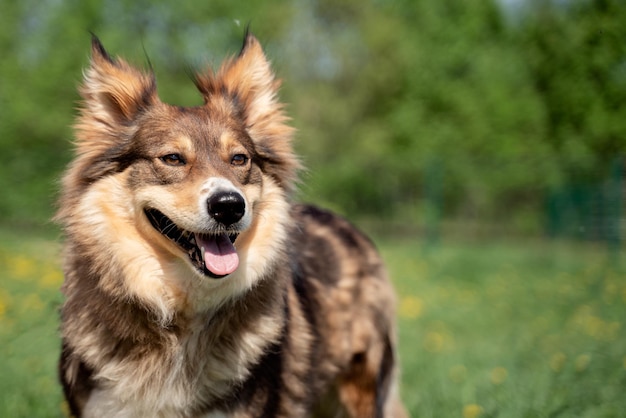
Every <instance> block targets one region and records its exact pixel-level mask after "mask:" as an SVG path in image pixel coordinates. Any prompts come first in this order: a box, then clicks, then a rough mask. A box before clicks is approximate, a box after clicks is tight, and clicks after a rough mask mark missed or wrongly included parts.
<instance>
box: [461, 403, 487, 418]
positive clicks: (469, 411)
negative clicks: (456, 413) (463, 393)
mask: <svg viewBox="0 0 626 418" xmlns="http://www.w3.org/2000/svg"><path fill="white" fill-rule="evenodd" d="M482 413H483V408H482V407H481V406H480V405H476V404H475V403H472V404H469V405H465V406H464V407H463V418H478V417H479V416H481V415H482Z"/></svg>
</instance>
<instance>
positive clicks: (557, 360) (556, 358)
mask: <svg viewBox="0 0 626 418" xmlns="http://www.w3.org/2000/svg"><path fill="white" fill-rule="evenodd" d="M566 360H567V356H566V355H565V354H563V353H561V352H558V353H556V354H554V355H553V356H552V357H550V368H551V369H552V370H553V371H554V372H556V373H558V372H560V371H561V370H562V369H563V366H564V365H565V361H566Z"/></svg>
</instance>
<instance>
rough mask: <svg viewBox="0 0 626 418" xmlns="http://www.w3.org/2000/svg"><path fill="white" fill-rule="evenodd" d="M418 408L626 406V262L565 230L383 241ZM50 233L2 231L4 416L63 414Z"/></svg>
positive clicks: (587, 412)
mask: <svg viewBox="0 0 626 418" xmlns="http://www.w3.org/2000/svg"><path fill="white" fill-rule="evenodd" d="M379 246H380V248H381V251H382V252H383V254H384V257H385V259H386V260H387V264H388V268H389V270H390V272H391V275H392V277H393V279H394V281H395V283H396V287H397V290H398V299H399V306H398V316H399V326H400V330H399V334H400V356H401V362H402V383H403V387H402V394H403V398H404V400H405V402H406V404H407V406H408V408H409V409H410V411H411V415H412V416H414V417H460V418H477V417H520V418H521V417H524V418H525V417H623V416H625V414H626V412H624V411H626V396H624V391H625V389H626V332H625V330H624V324H623V321H624V318H626V262H624V261H621V260H620V257H621V258H622V259H623V258H624V257H623V256H624V254H612V255H611V254H608V253H607V251H606V249H605V248H603V247H601V246H595V245H590V244H567V243H562V242H553V243H550V242H542V241H537V242H486V243H475V242H473V243H462V242H458V241H455V242H442V243H440V244H438V245H431V246H427V245H424V244H423V243H422V242H420V241H410V240H400V241H397V240H391V239H383V240H381V241H379ZM58 251H59V249H58V246H57V245H56V244H55V243H54V242H53V241H51V240H47V239H39V238H32V237H31V238H24V237H21V236H18V235H14V234H9V233H7V232H2V231H0V264H1V266H2V269H1V270H0V376H1V378H0V417H59V416H63V409H64V407H63V401H62V397H61V390H60V387H59V385H58V384H57V380H56V360H57V357H58V352H59V340H58V337H57V327H58V320H57V310H58V306H59V304H60V301H61V297H60V294H59V291H58V288H59V286H60V284H61V280H62V278H61V273H60V270H59V265H58V262H57V256H58Z"/></svg>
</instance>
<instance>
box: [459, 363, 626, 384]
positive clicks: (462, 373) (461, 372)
mask: <svg viewBox="0 0 626 418" xmlns="http://www.w3.org/2000/svg"><path fill="white" fill-rule="evenodd" d="M625 361H626V359H625ZM448 376H450V380H452V381H453V382H454V383H461V382H463V381H464V380H465V378H466V377H467V368H466V367H465V366H464V365H462V364H457V365H456V366H452V367H451V368H450V371H449V372H448Z"/></svg>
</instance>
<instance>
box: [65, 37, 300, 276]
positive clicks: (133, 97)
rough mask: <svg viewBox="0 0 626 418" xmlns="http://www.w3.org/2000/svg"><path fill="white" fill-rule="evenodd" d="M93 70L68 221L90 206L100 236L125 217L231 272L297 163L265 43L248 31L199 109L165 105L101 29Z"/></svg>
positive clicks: (206, 265)
mask: <svg viewBox="0 0 626 418" xmlns="http://www.w3.org/2000/svg"><path fill="white" fill-rule="evenodd" d="M84 78H85V79H84V83H83V85H82V86H81V88H80V93H81V96H82V97H83V99H84V100H83V105H82V107H81V109H80V115H79V117H78V122H77V124H76V127H75V128H76V140H77V141H76V151H77V156H76V159H75V161H74V163H73V164H72V166H71V167H70V169H69V171H68V174H67V175H66V177H65V179H64V184H63V186H64V196H63V198H62V200H61V206H62V207H61V209H60V214H59V218H60V219H61V220H62V221H63V222H64V223H66V224H71V223H72V222H73V221H72V217H73V216H76V208H77V207H82V208H83V212H90V211H91V212H93V214H92V215H89V216H87V215H84V214H83V215H81V216H83V218H84V219H85V220H87V223H92V224H93V228H94V230H100V229H101V230H103V232H99V233H97V234H96V237H95V238H96V239H97V238H98V234H103V235H104V234H108V232H106V231H104V230H105V228H106V226H101V224H106V223H107V222H117V224H116V225H117V226H116V227H115V228H117V229H119V228H125V226H122V224H123V223H126V225H127V226H128V227H131V226H130V225H132V228H137V230H138V232H139V233H140V234H141V236H142V237H143V238H145V240H146V241H148V242H150V243H151V245H153V246H155V247H157V248H158V251H161V252H162V253H165V254H169V256H175V257H177V258H179V259H184V260H185V263H186V265H187V266H189V267H190V268H191V269H192V270H193V271H194V272H195V273H197V274H199V275H201V276H203V277H212V278H220V277H224V276H227V275H229V274H232V273H233V272H234V271H235V270H236V269H237V268H238V264H239V262H240V256H241V254H240V253H241V251H242V249H243V248H245V247H246V246H249V245H250V242H251V241H252V240H253V239H254V234H257V235H259V234H261V233H263V234H267V233H268V232H267V231H264V232H261V231H260V230H259V228H260V227H259V225H258V223H259V222H263V219H262V218H263V216H264V215H263V211H266V210H268V208H270V210H271V208H272V207H274V211H275V212H274V214H273V215H272V216H275V214H276V213H278V207H277V206H276V202H281V201H282V202H284V200H285V196H286V195H288V194H289V192H290V191H291V189H292V187H293V184H294V181H295V176H296V170H297V168H298V161H297V159H296V158H295V156H294V155H293V151H292V148H291V136H292V128H291V127H289V126H288V125H287V124H286V117H285V115H284V113H283V111H282V105H281V104H280V103H279V101H278V100H277V97H276V95H277V89H278V85H279V83H278V81H277V80H276V79H275V77H274V75H273V73H272V71H271V69H270V66H269V63H268V61H267V59H266V57H265V55H264V53H263V51H262V48H261V46H260V44H259V42H258V41H257V40H256V39H255V38H254V37H253V36H252V35H250V34H247V35H246V37H245V40H244V45H243V48H242V50H241V52H240V53H239V55H237V56H236V57H233V58H231V59H229V60H227V61H226V62H225V63H224V64H223V65H222V67H221V68H220V69H219V70H218V71H217V72H213V71H211V70H209V71H207V72H206V73H204V74H199V75H197V76H196V78H195V84H196V86H197V88H198V89H199V91H200V92H201V94H202V96H203V98H204V104H203V105H201V106H197V107H179V106H172V105H168V104H165V103H163V102H161V101H160V99H159V98H158V96H157V92H156V83H155V79H154V76H153V75H152V74H150V73H145V72H143V71H140V70H138V69H136V68H133V67H132V66H130V65H129V64H127V63H126V62H125V61H123V60H121V59H115V58H112V57H111V56H109V54H108V53H107V52H106V51H105V49H104V48H103V46H102V44H101V43H100V42H99V40H98V39H97V38H95V37H94V38H93V40H92V58H91V64H90V66H89V68H88V69H87V70H86V71H85V76H84ZM107 182H108V183H107ZM98 185H99V186H98ZM92 189H98V190H99V191H98V192H97V193H96V192H92V191H91V190H92ZM87 195H90V196H91V195H94V196H95V197H94V196H92V197H89V198H86V197H85V196H87ZM107 199H108V200H107ZM117 200H128V201H129V202H123V203H122V202H116V201H117ZM91 205H97V206H99V208H97V209H93V208H91V207H90V206H91ZM272 205H274V206H272ZM282 209H284V205H283V206H282V207H281V210H282ZM105 218H106V219H105ZM111 218H116V220H115V221H111ZM121 218H124V220H120V219H121ZM77 222H79V221H77ZM84 226H85V225H83V227H84ZM98 228H100V229H98ZM265 228H269V226H266V227H265ZM257 258H258V257H257Z"/></svg>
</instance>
